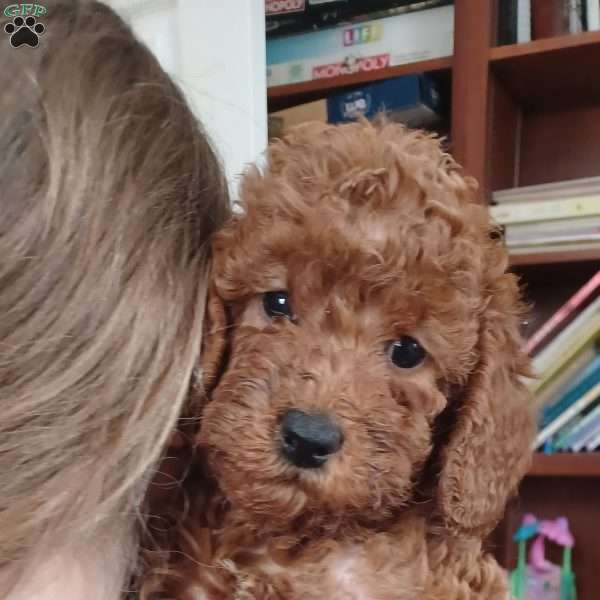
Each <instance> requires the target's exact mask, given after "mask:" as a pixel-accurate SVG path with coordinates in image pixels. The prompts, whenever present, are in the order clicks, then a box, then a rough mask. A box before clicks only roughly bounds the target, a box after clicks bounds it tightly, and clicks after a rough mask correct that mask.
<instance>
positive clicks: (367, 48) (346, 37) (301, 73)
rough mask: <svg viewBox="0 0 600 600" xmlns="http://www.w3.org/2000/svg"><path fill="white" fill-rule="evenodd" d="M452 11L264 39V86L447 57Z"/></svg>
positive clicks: (444, 9)
mask: <svg viewBox="0 0 600 600" xmlns="http://www.w3.org/2000/svg"><path fill="white" fill-rule="evenodd" d="M453 36H454V7H453V6H440V7H437V8H430V9H428V10H422V11H417V12H409V13H406V14H400V15H396V16H393V17H388V18H385V19H378V20H374V21H366V22H363V23H359V24H356V25H353V26H348V27H335V28H332V29H323V30H317V31H311V32H308V33H302V34H298V35H290V36H287V37H280V38H274V39H270V40H267V84H268V86H269V87H271V86H275V85H285V84H289V83H298V82H301V81H310V80H312V79H322V78H326V77H336V76H338V75H345V74H350V73H358V72H364V71H374V70H377V69H383V68H386V67H391V66H396V65H401V64H406V63H411V62H415V61H419V60H428V59H432V58H439V57H442V56H450V55H451V54H452V51H453Z"/></svg>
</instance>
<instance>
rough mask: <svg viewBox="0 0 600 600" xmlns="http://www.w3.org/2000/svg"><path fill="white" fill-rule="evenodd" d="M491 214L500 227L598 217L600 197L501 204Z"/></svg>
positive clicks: (599, 213)
mask: <svg viewBox="0 0 600 600" xmlns="http://www.w3.org/2000/svg"><path fill="white" fill-rule="evenodd" d="M490 214H491V215H492V217H493V219H494V220H495V221H496V222H497V223H499V224H500V225H510V224H511V223H531V222H536V221H550V220H553V219H568V218H571V217H587V216H598V215H600V195H595V196H582V197H578V198H566V199H564V200H547V201H542V202H536V203H535V204H532V203H530V202H521V203H514V204H501V205H498V206H491V207H490Z"/></svg>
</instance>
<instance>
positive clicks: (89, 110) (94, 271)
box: [0, 0, 229, 597]
mask: <svg viewBox="0 0 600 600" xmlns="http://www.w3.org/2000/svg"><path fill="white" fill-rule="evenodd" d="M45 5H46V6H47V8H48V13H47V15H45V16H43V17H39V19H40V20H41V21H43V24H44V25H45V32H44V34H43V35H42V36H41V38H40V44H39V46H38V47H37V48H30V47H21V48H12V47H11V46H10V45H9V39H8V36H5V39H2V40H0V42H1V46H0V210H1V219H0V569H2V568H4V569H6V568H7V567H8V565H9V564H10V565H13V566H14V565H17V566H19V565H24V564H26V563H27V557H30V556H32V553H34V552H37V553H40V552H41V553H43V552H45V551H46V550H47V549H50V548H59V547H62V546H67V545H69V544H70V543H77V544H79V545H80V544H82V543H83V544H85V543H86V540H94V539H96V536H97V535H98V534H99V533H101V532H103V531H107V529H106V527H107V526H108V525H114V524H115V523H121V522H123V523H129V522H130V521H131V515H132V514H135V512H136V510H137V508H138V507H139V505H140V501H141V499H142V497H143V495H144V493H145V489H146V486H147V483H148V481H149V480H150V478H151V477H152V475H153V471H154V469H155V467H156V465H157V462H158V460H159V458H160V456H161V454H162V452H163V451H164V449H165V446H166V444H167V441H168V438H169V436H170V434H171V432H172V431H173V430H174V428H175V427H176V424H177V420H178V417H179V416H180V414H181V412H182V409H183V407H184V404H185V402H186V397H187V392H188V386H189V383H190V380H191V378H192V375H193V372H194V369H195V368H196V367H197V365H198V357H199V350H200V344H201V337H202V322H203V315H204V305H205V295H206V282H207V272H208V269H209V246H208V240H209V238H210V236H211V234H212V233H213V231H215V229H217V228H218V227H219V226H220V225H221V223H222V222H223V221H224V220H225V219H226V217H227V215H228V206H229V204H228V201H227V191H226V185H225V183H224V180H223V176H222V171H221V169H220V165H219V163H218V161H217V159H216V157H215V154H214V153H213V151H212V149H211V147H210V144H209V142H208V141H207V138H206V135H205V134H204V132H203V130H202V128H201V126H200V125H199V124H198V122H197V121H196V119H195V118H194V116H193V114H192V112H191V111H190V109H189V108H188V106H187V105H186V103H185V101H184V99H183V97H182V94H181V93H180V92H179V90H178V89H177V88H176V86H175V85H174V84H173V83H172V81H171V80H170V79H169V77H168V76H167V75H166V74H165V73H164V71H163V70H162V69H161V67H160V66H159V64H158V62H157V61H156V59H155V58H154V57H153V56H152V54H151V53H150V52H149V50H148V49H147V48H145V47H144V46H143V45H142V44H141V43H140V42H138V41H137V40H136V39H135V37H134V36H133V34H132V32H131V31H130V29H129V28H128V27H127V26H126V25H125V24H124V23H123V22H122V21H121V19H120V18H119V17H117V16H116V15H115V14H114V13H113V12H112V11H111V10H110V9H108V8H107V7H106V6H104V5H102V4H99V3H97V2H92V1H81V2H80V1H77V0H57V1H54V2H47V3H45ZM5 22H6V20H5V21H4V22H2V23H1V26H2V27H4V24H5ZM9 570H10V569H9ZM12 571H15V572H16V571H20V572H22V569H21V568H18V569H12ZM4 591H5V590H3V589H0V596H2V597H5V593H3V592H4Z"/></svg>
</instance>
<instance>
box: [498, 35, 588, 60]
mask: <svg viewBox="0 0 600 600" xmlns="http://www.w3.org/2000/svg"><path fill="white" fill-rule="evenodd" d="M593 44H600V31H586V32H584V33H579V34H574V35H561V36H558V37H552V38H544V39H541V40H535V41H533V42H527V43H523V44H510V45H508V46H496V47H494V48H490V53H489V59H490V62H492V63H494V62H500V61H504V60H509V59H511V58H516V57H518V56H530V55H533V54H541V53H544V52H558V51H560V50H563V49H566V48H577V47H579V46H587V45H593Z"/></svg>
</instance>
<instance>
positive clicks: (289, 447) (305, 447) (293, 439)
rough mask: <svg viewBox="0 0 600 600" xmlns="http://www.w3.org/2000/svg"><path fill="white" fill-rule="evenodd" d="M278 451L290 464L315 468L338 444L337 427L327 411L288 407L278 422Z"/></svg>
mask: <svg viewBox="0 0 600 600" xmlns="http://www.w3.org/2000/svg"><path fill="white" fill-rule="evenodd" d="M280 431H281V451H282V454H283V456H284V457H285V458H286V459H287V460H288V461H289V462H290V463H292V464H293V465H294V466H296V467H300V468H302V469H316V468H318V467H321V466H323V465H324V464H325V463H326V462H327V460H328V459H329V457H330V456H331V455H332V454H335V453H336V452H338V451H339V450H340V448H341V447H342V444H343V441H344V437H343V435H342V431H341V429H340V428H339V427H338V426H337V425H336V424H335V423H334V422H333V420H332V419H331V418H330V417H328V416H327V415H323V414H307V413H305V412H302V411H300V410H289V411H288V412H286V413H285V415H284V416H283V418H282V420H281V424H280Z"/></svg>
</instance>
